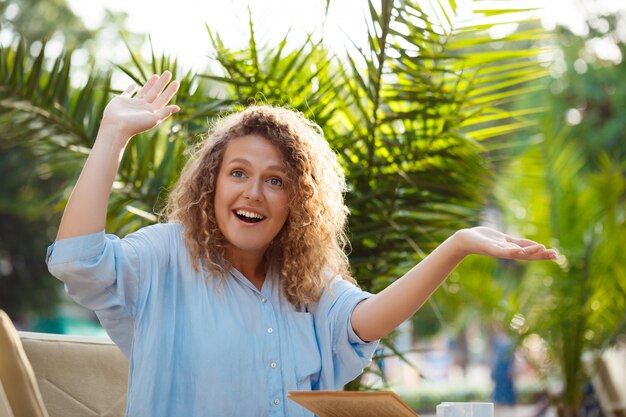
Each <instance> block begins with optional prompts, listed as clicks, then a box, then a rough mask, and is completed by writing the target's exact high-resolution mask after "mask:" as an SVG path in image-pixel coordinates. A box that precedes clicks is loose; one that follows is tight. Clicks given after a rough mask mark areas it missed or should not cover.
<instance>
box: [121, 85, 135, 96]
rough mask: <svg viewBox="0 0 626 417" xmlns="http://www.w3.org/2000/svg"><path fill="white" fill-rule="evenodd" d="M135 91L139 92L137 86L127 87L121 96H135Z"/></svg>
mask: <svg viewBox="0 0 626 417" xmlns="http://www.w3.org/2000/svg"><path fill="white" fill-rule="evenodd" d="M135 90H137V84H135V83H132V84H131V85H129V86H128V87H126V90H124V91H123V92H122V94H121V95H123V96H128V97H130V96H132V95H133V93H134V92H135Z"/></svg>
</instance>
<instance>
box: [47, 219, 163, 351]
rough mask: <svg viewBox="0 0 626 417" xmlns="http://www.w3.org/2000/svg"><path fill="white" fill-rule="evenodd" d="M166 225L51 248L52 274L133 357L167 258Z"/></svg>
mask: <svg viewBox="0 0 626 417" xmlns="http://www.w3.org/2000/svg"><path fill="white" fill-rule="evenodd" d="M163 226H164V225H156V226H151V227H147V228H144V229H142V230H140V231H138V232H136V233H133V234H130V235H128V236H126V237H125V238H124V239H120V238H119V237H117V236H115V235H105V233H104V232H97V233H93V234H89V235H84V236H78V237H72V238H68V239H62V240H59V241H57V242H55V243H54V244H52V245H50V247H49V248H48V253H47V257H46V262H47V264H48V269H49V270H50V273H52V275H54V276H55V277H57V278H58V279H60V280H61V281H63V282H64V283H65V289H66V292H67V293H68V295H69V296H70V297H71V298H72V299H73V300H75V301H76V302H77V303H79V304H81V305H82V306H84V307H86V308H88V309H90V310H93V311H94V312H95V313H96V314H97V316H98V318H99V319H100V322H101V323H102V325H103V327H104V328H105V329H106V330H107V332H108V333H109V336H110V337H111V339H113V341H115V342H116V343H117V345H118V346H119V347H120V349H121V350H122V351H123V352H124V353H125V354H126V355H127V356H128V355H129V353H130V348H131V344H132V338H133V333H134V332H133V330H134V319H135V317H136V316H137V314H138V311H139V310H140V309H141V307H142V304H143V300H144V299H145V294H146V293H147V291H148V289H149V283H150V279H149V278H150V275H152V272H151V271H153V270H154V268H155V266H157V267H158V264H159V262H163V260H164V259H167V256H165V253H164V252H165V248H164V247H163V246H164V241H165V242H167V239H163V236H160V235H162V233H161V232H162V231H163V229H164V227H163Z"/></svg>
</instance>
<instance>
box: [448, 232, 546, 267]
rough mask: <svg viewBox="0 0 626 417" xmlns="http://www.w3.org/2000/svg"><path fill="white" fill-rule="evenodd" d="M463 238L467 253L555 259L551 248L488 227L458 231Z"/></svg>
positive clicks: (522, 258)
mask: <svg viewBox="0 0 626 417" xmlns="http://www.w3.org/2000/svg"><path fill="white" fill-rule="evenodd" d="M458 233H459V234H460V236H461V237H462V239H463V245H462V247H464V248H466V250H467V252H468V254H475V255H487V256H495V257H497V258H506V259H519V260H542V259H556V258H557V253H556V251H554V250H553V249H546V247H545V246H544V245H542V244H540V243H537V242H535V241H532V240H529V239H522V238H516V237H512V236H509V235H507V234H504V233H502V232H499V231H497V230H494V229H491V228H489V227H473V228H471V229H463V230H461V231H459V232H458Z"/></svg>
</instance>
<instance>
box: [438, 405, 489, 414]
mask: <svg viewBox="0 0 626 417" xmlns="http://www.w3.org/2000/svg"><path fill="white" fill-rule="evenodd" d="M437 417H493V403H476V402H467V403H460V402H459V403H457V402H443V403H441V404H439V405H438V406H437Z"/></svg>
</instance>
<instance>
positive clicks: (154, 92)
mask: <svg viewBox="0 0 626 417" xmlns="http://www.w3.org/2000/svg"><path fill="white" fill-rule="evenodd" d="M171 80H172V73H171V72H169V71H165V72H164V73H163V74H162V75H161V76H160V77H157V79H156V81H155V82H154V83H153V84H152V85H151V86H150V89H149V90H146V95H145V99H146V100H147V101H148V102H150V103H152V102H153V101H154V100H155V99H156V98H157V97H158V96H159V94H161V92H162V91H163V89H164V88H165V86H166V85H167V84H168V83H169V82H170V81H171Z"/></svg>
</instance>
